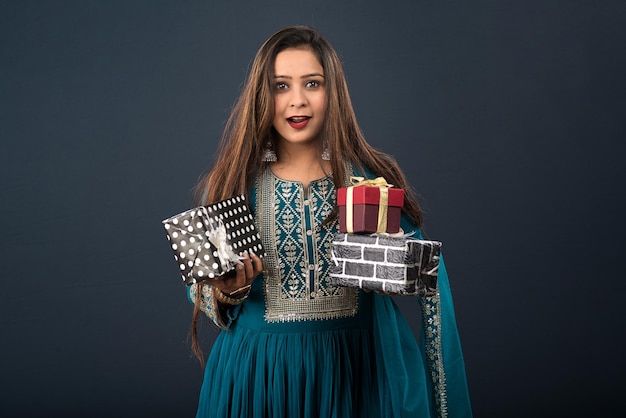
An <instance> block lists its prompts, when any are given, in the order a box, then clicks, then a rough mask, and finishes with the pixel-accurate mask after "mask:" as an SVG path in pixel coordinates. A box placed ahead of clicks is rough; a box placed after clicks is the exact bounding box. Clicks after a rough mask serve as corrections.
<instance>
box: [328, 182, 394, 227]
mask: <svg viewBox="0 0 626 418" xmlns="http://www.w3.org/2000/svg"><path fill="white" fill-rule="evenodd" d="M351 180H352V183H353V186H350V187H342V188H340V189H339V190H337V205H338V206H339V232H341V233H368V234H371V233H383V232H387V233H390V234H395V233H397V232H399V231H400V215H401V212H402V205H404V191H403V190H402V189H393V188H391V186H392V185H391V184H387V182H386V181H385V179H383V178H382V177H378V178H377V179H375V180H363V178H362V177H352V178H351Z"/></svg>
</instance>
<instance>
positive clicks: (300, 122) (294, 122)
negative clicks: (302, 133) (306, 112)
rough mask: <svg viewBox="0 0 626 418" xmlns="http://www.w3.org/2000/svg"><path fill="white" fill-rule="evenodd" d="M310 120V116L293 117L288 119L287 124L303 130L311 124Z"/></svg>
mask: <svg viewBox="0 0 626 418" xmlns="http://www.w3.org/2000/svg"><path fill="white" fill-rule="evenodd" d="M310 120H311V117H309V116H292V117H290V118H287V123H288V124H289V126H291V127H292V128H294V129H302V128H304V127H305V126H306V125H307V124H308V123H309V121H310Z"/></svg>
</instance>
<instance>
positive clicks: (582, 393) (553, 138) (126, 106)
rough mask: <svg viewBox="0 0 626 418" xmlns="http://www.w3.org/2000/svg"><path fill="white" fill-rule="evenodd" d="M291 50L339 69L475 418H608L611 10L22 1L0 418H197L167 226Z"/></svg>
mask: <svg viewBox="0 0 626 418" xmlns="http://www.w3.org/2000/svg"><path fill="white" fill-rule="evenodd" d="M289 24H312V25H314V26H316V27H317V28H318V29H320V30H321V31H322V33H324V34H325V35H326V37H327V38H328V39H329V40H330V41H331V42H332V43H333V44H334V46H335V47H336V48H337V49H338V51H339V52H340V54H341V56H342V58H343V60H344V64H345V68H346V72H347V75H348V82H349V86H350V89H351V92H352V98H353V100H354V105H355V107H356V111H357V115H358V118H359V120H360V123H361V125H362V127H363V129H364V131H365V134H366V136H367V138H368V140H369V141H370V142H371V143H372V144H373V145H374V146H377V147H379V148H382V149H384V150H385V151H388V152H390V153H391V154H393V155H394V156H395V157H396V158H397V159H398V160H399V162H400V164H401V165H402V167H403V168H404V169H405V171H406V174H407V175H408V177H409V179H410V181H411V182H412V184H413V185H414V187H415V188H416V190H417V191H418V192H419V195H420V199H421V202H422V204H423V206H424V209H425V211H426V231H427V233H428V234H429V235H430V237H431V238H434V239H439V240H442V241H443V242H444V245H445V254H446V260H447V265H448V269H449V272H450V279H451V283H452V290H453V294H454V297H455V303H456V313H457V319H458V325H459V330H460V333H461V337H462V341H463V346H464V351H465V358H466V363H467V374H468V379H469V385H470V392H471V395H472V400H473V405H474V411H475V415H476V416H477V417H505V416H506V417H525V416H541V417H543V416H555V417H560V416H572V415H573V414H574V413H579V414H581V415H578V416H583V415H585V414H586V415H588V416H591V415H594V416H612V415H618V413H619V412H624V411H625V410H626V409H625V400H624V397H623V395H622V391H623V386H624V380H625V377H626V367H625V362H624V354H623V349H624V347H623V337H624V328H623V325H622V323H621V320H622V319H623V316H624V309H623V307H622V306H623V304H624V302H623V294H624V291H625V290H626V285H625V284H624V283H625V281H624V279H625V278H626V276H625V268H624V263H623V260H622V257H623V254H624V249H625V244H624V238H623V234H624V226H625V225H624V215H623V214H624V211H625V209H626V207H625V203H624V197H623V194H624V189H625V187H624V186H625V184H624V183H625V178H626V175H625V170H624V163H623V159H624V145H623V141H624V139H625V137H626V136H625V133H626V123H625V116H626V115H625V113H626V111H625V99H626V91H625V84H624V74H626V48H625V41H626V36H625V35H626V30H625V27H626V2H624V1H611V0H605V1H602V2H591V1H547V0H542V1H536V0H526V1H499V2H498V1H424V0H414V1H386V2H382V1H376V2H373V1H357V0H346V1H326V0H321V1H316V2H312V3H301V2H300V3H298V2H293V1H266V2H260V1H246V2H241V1H230V2H227V1H191V0H186V1H177V2H175V1H170V2H167V1H147V0H146V1H138V0H135V1H132V0H129V1H43V0H42V1H17V0H16V1H0V66H1V67H0V98H1V99H0V100H1V101H0V106H1V107H0V137H1V145H0V147H1V148H0V205H1V206H0V215H1V222H2V224H1V228H2V239H1V240H0V260H1V263H2V264H1V265H2V270H1V271H2V280H1V281H0V324H1V330H0V332H1V333H0V340H1V343H0V350H1V354H2V355H1V356H0V376H1V377H0V384H1V386H0V415H2V416H5V417H6V416H24V417H26V416H28V417H33V416H46V417H50V416H64V417H71V416H77V417H78V416H81V417H82V416H91V417H100V416H102V417H105V416H106V417H111V416H118V417H143V416H161V417H185V416H192V415H193V413H194V410H195V404H196V400H197V396H198V391H199V388H200V384H201V379H202V376H201V370H200V368H199V366H198V365H197V363H196V362H195V361H194V359H193V358H192V356H191V353H190V350H189V347H188V340H187V333H188V325H189V319H190V315H191V305H189V304H188V302H187V300H186V298H185V290H184V287H183V286H182V284H181V283H180V280H179V278H178V273H177V269H176V266H175V263H174V261H173V258H172V255H171V254H170V250H169V248H168V245H167V242H166V239H165V234H164V231H163V230H162V227H161V224H160V221H161V219H163V218H165V217H167V216H169V215H172V214H174V213H177V212H179V211H182V210H184V209H187V208H189V207H190V205H191V204H192V201H191V194H190V191H191V188H192V187H193V186H194V184H195V182H196V180H197V179H198V176H199V175H200V174H201V173H202V172H203V171H204V170H206V169H207V168H208V167H209V165H210V163H211V161H212V156H213V152H214V150H215V148H216V144H217V139H218V137H219V135H220V132H221V129H222V127H223V123H224V121H225V119H226V118H227V115H228V112H229V109H230V107H231V106H232V104H233V102H234V100H235V98H236V96H237V94H238V92H239V90H240V87H241V85H242V81H243V80H244V78H245V75H246V71H247V68H248V66H249V64H250V61H251V59H252V57H253V54H254V52H255V51H256V49H257V48H258V47H259V46H260V44H261V42H262V41H263V40H264V39H266V38H267V37H268V36H269V35H270V34H271V33H273V32H274V31H275V30H276V29H278V28H280V27H282V26H285V25H289ZM400 302H401V305H402V308H403V309H404V310H405V311H406V313H407V315H408V316H409V317H410V318H412V322H413V323H415V318H414V317H412V315H414V313H413V312H414V310H415V305H414V304H413V302H410V301H408V300H402V301H400ZM205 325H206V327H205V330H207V331H206V332H205V341H206V347H207V348H208V347H209V343H210V341H211V340H212V338H214V337H215V332H214V331H213V330H211V329H210V327H209V325H208V324H206V323H205Z"/></svg>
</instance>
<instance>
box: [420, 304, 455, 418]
mask: <svg viewBox="0 0 626 418" xmlns="http://www.w3.org/2000/svg"><path fill="white" fill-rule="evenodd" d="M421 302H422V303H421V304H422V315H423V318H424V332H425V336H426V341H425V342H424V343H425V345H426V357H427V363H428V368H429V369H430V377H431V379H432V381H433V387H434V390H435V403H436V406H437V412H438V416H439V417H441V418H446V417H447V416H448V397H447V394H446V372H445V370H444V367H443V350H442V346H441V335H442V334H441V300H440V296H439V292H437V294H436V295H435V296H430V297H423V298H421Z"/></svg>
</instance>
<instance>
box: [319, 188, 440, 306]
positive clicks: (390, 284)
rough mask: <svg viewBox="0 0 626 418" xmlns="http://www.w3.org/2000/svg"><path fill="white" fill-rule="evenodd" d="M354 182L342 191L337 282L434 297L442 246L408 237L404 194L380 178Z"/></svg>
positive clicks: (334, 271)
mask: <svg viewBox="0 0 626 418" xmlns="http://www.w3.org/2000/svg"><path fill="white" fill-rule="evenodd" d="M352 182H353V186H351V187H345V188H341V189H339V190H338V192H337V204H338V205H339V233H338V234H337V235H336V236H335V238H334V240H333V244H332V251H333V260H334V263H333V265H332V266H331V271H330V277H331V282H332V283H333V284H334V285H336V286H348V287H360V288H363V289H368V290H375V291H380V292H386V293H393V294H400V295H419V296H432V295H434V294H435V293H436V289H437V272H438V268H439V256H440V249H441V243H440V242H438V241H426V240H420V239H416V238H413V237H411V236H408V235H405V234H403V233H402V230H401V228H400V218H401V211H402V206H403V204H404V191H403V190H401V189H396V188H392V185H389V184H387V182H386V181H385V180H384V179H383V178H380V177H379V178H377V179H375V180H364V179H363V178H359V177H353V179H352Z"/></svg>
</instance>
